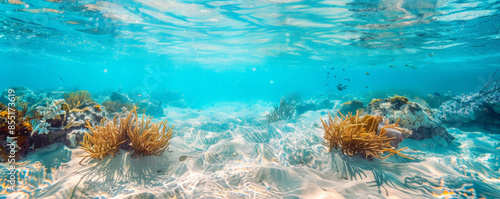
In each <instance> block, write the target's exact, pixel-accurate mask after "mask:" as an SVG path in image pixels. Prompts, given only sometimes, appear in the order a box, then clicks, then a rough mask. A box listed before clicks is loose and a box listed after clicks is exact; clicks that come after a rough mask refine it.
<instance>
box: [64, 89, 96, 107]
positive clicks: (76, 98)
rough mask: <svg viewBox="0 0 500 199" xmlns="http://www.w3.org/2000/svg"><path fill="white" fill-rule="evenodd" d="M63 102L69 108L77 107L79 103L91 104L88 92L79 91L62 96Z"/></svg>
mask: <svg viewBox="0 0 500 199" xmlns="http://www.w3.org/2000/svg"><path fill="white" fill-rule="evenodd" d="M64 100H65V101H66V103H67V104H68V105H69V107H70V108H75V107H78V106H79V105H80V104H81V103H84V102H87V103H90V102H92V97H91V94H90V93H89V92H88V91H85V90H81V91H76V92H70V93H65V94H64Z"/></svg>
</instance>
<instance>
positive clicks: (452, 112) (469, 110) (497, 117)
mask: <svg viewBox="0 0 500 199" xmlns="http://www.w3.org/2000/svg"><path fill="white" fill-rule="evenodd" d="M497 72H498V70H497V71H496V72H495V73H494V74H493V77H492V78H491V80H490V81H489V82H488V83H487V84H485V85H484V87H483V88H482V89H481V90H480V91H479V92H478V93H471V94H467V95H466V94H462V95H458V96H455V97H454V98H453V99H451V100H449V101H446V102H445V103H443V104H442V105H441V106H440V107H439V109H433V112H434V113H435V114H436V115H437V116H438V117H439V118H440V119H441V120H442V121H443V122H445V123H446V124H447V125H450V126H454V127H461V128H476V127H478V128H480V129H486V130H488V131H490V132H493V133H496V132H498V131H499V130H500V77H496V75H497Z"/></svg>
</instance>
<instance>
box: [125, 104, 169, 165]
mask: <svg viewBox="0 0 500 199" xmlns="http://www.w3.org/2000/svg"><path fill="white" fill-rule="evenodd" d="M151 120H152V117H149V116H147V117H145V116H144V115H143V116H142V119H141V120H140V121H139V117H137V112H135V118H134V121H133V122H132V123H134V124H135V127H133V128H130V129H129V131H128V132H127V134H128V137H129V139H130V141H131V143H132V147H133V149H134V153H133V154H132V157H134V156H135V157H138V156H148V155H160V154H161V153H163V152H164V151H165V150H166V149H167V147H168V145H169V141H170V139H171V138H172V134H173V128H174V127H171V128H168V125H167V121H166V120H165V121H162V122H159V123H154V122H152V121H151Z"/></svg>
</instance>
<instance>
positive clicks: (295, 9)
mask: <svg viewBox="0 0 500 199" xmlns="http://www.w3.org/2000/svg"><path fill="white" fill-rule="evenodd" d="M499 8H500V1H496V0H489V1H477V0H476V1H474V0H423V1H418V0H373V1H371V0H359V1H356V0H338V1H335V0H332V1H328V0H324V1H305V0H269V1H264V0H262V1H239V0H235V1H183V0H115V1H106V0H104V1H94V0H80V1H73V0H3V2H2V3H1V4H0V22H1V23H0V69H1V71H2V73H1V74H2V81H1V83H0V89H1V90H2V91H4V90H5V91H7V89H10V88H13V89H15V90H16V91H17V93H20V90H22V89H24V88H25V89H29V90H31V91H32V93H33V94H29V95H28V94H23V95H22V97H21V98H19V99H18V100H19V102H26V103H27V104H28V111H29V112H31V111H34V110H41V108H36V107H38V106H42V107H43V106H44V105H45V106H48V105H46V104H47V103H48V102H51V100H55V99H62V98H64V97H63V95H62V94H61V93H70V92H75V91H78V90H85V91H89V92H90V94H91V95H92V98H93V100H94V102H96V103H97V104H101V105H102V104H103V102H104V101H109V100H112V99H111V98H112V97H110V96H111V95H112V93H113V92H116V93H120V94H123V95H126V96H128V97H129V98H131V99H132V101H130V103H134V104H135V105H138V104H139V103H140V102H141V101H142V100H150V101H154V102H152V104H154V105H155V106H158V107H159V109H160V111H156V112H155V118H157V119H163V120H164V119H168V122H169V124H170V125H171V126H172V125H174V124H175V128H174V132H175V133H174V135H173V138H172V141H171V144H170V147H169V149H168V150H167V151H173V152H168V153H163V154H162V155H161V156H159V157H157V158H156V159H155V158H154V157H156V156H154V157H143V158H144V159H145V160H144V161H145V162H146V161H149V164H152V165H154V166H151V165H149V166H148V165H142V166H140V165H141V164H140V163H139V162H133V159H132V160H130V159H128V158H127V157H129V156H128V155H129V153H130V151H127V150H125V149H121V152H120V154H119V155H118V157H119V158H115V159H109V160H110V161H111V162H112V163H113V164H114V165H112V166H109V167H120V166H119V165H122V164H123V165H126V166H125V171H124V174H123V175H124V176H125V177H123V176H122V178H120V179H116V178H114V177H113V176H112V175H109V173H106V172H104V171H105V170H100V171H101V173H99V172H97V174H96V176H94V177H93V178H90V179H88V180H87V181H85V180H83V182H87V183H86V184H84V183H82V184H79V183H77V182H79V181H81V180H80V179H84V178H81V176H80V175H82V176H84V175H83V174H82V173H84V172H83V171H81V170H79V169H81V168H84V169H90V170H92V169H97V170H99V169H101V166H103V165H102V163H100V162H99V161H98V160H92V161H91V162H90V163H88V164H86V165H87V166H80V165H78V162H79V161H80V160H81V157H80V156H79V155H82V154H83V153H84V152H83V150H81V149H79V148H78V146H68V144H67V143H65V142H63V141H61V140H60V141H52V142H54V143H51V144H52V145H48V146H45V147H46V148H43V147H42V148H40V149H36V150H35V148H31V149H30V151H29V153H28V155H27V156H26V157H25V159H24V163H23V161H21V163H23V165H24V166H23V167H24V168H25V170H24V171H25V173H24V174H22V175H20V176H19V177H18V179H19V180H18V182H19V184H18V188H19V189H18V190H17V191H16V192H10V191H8V190H7V189H5V186H4V187H3V188H2V190H0V191H2V192H0V194H3V195H6V196H7V197H9V196H12V198H25V197H28V198H43V197H47V198H49V197H55V198H68V197H69V195H71V193H73V192H74V190H77V191H76V193H77V198H127V197H132V196H134V194H136V195H135V196H136V197H138V198H148V197H149V198H151V197H153V198H154V197H156V198H167V197H174V196H176V197H181V198H201V197H208V198H212V197H215V198H295V197H298V198H358V197H366V198H445V197H447V198H496V197H499V195H500V191H499V188H500V184H499V177H500V174H499V172H500V170H499V166H498V164H499V163H498V158H499V156H498V154H499V152H500V151H499V148H498V146H499V144H500V141H499V140H500V138H499V137H498V135H499V133H498V132H500V131H499V129H500V128H499V127H498V125H499V124H500V122H496V121H498V120H499V118H500V114H499V113H498V112H497V113H495V112H494V111H493V110H495V111H496V110H498V106H499V105H497V104H495V103H497V102H498V96H500V95H499V94H498V92H496V91H495V92H493V93H492V94H489V95H488V96H483V97H480V98H479V97H478V98H471V99H472V100H471V101H468V102H466V103H468V104H472V101H474V100H476V99H477V100H483V101H486V102H484V103H486V104H488V105H487V107H489V108H488V111H489V112H488V111H486V112H487V113H483V112H481V111H480V110H479V109H480V108H484V107H483V106H482V105H479V106H478V107H480V108H477V110H476V109H474V111H475V113H472V115H474V114H475V117H474V119H468V120H467V121H465V120H464V119H456V120H453V121H451V120H450V118H451V117H452V116H450V115H446V110H450V109H451V110H458V109H459V108H457V107H453V106H452V105H450V104H451V102H450V103H448V104H447V103H445V102H446V101H447V100H452V97H460V96H461V94H465V95H473V94H474V93H480V92H481V91H482V88H483V87H484V86H485V85H486V84H487V83H488V82H489V81H490V80H492V79H493V80H494V79H495V78H496V76H494V75H493V73H494V72H495V70H497V69H498V68H500V11H499ZM339 84H340V88H339V87H338V86H339ZM495 86H496V85H495ZM51 92H52V93H59V94H60V95H57V94H52V95H46V93H51ZM23 93H24V91H23ZM27 93H28V92H27ZM290 93H299V94H300V95H301V98H300V100H297V101H296V102H297V104H296V105H299V106H301V105H304V106H305V105H307V104H309V105H310V104H315V108H309V109H307V108H306V110H305V111H304V112H300V113H299V109H297V112H296V113H294V114H293V117H291V118H290V119H285V120H280V121H278V122H269V121H267V120H266V115H269V114H271V113H272V111H273V105H275V104H279V102H280V99H283V98H285V97H286V96H287V95H288V94H290ZM395 94H396V95H401V96H405V97H407V98H408V99H409V100H410V102H412V103H418V104H420V105H421V107H423V108H426V109H428V110H429V111H428V112H427V113H425V115H429V116H428V117H430V118H432V122H434V123H432V124H433V125H434V124H438V125H439V126H440V127H442V128H444V129H446V131H447V132H449V133H450V134H451V135H453V136H454V137H455V138H456V139H455V140H454V141H452V142H446V141H443V140H442V139H444V138H440V137H439V136H435V137H433V138H426V139H412V138H405V139H404V141H403V142H402V143H401V144H400V145H401V146H402V147H409V148H410V149H408V151H409V152H407V154H410V156H412V157H414V158H415V159H416V160H415V161H409V160H405V159H403V158H394V157H391V158H390V159H387V160H375V161H373V160H372V161H367V160H365V159H363V158H361V157H358V158H357V159H356V157H354V158H355V159H353V160H351V159H349V158H350V157H347V156H346V158H347V159H348V160H346V159H345V158H342V157H343V156H342V153H341V152H339V151H340V150H338V151H337V153H335V151H336V150H333V151H332V152H329V151H328V149H327V147H325V146H323V145H322V142H323V141H324V140H323V133H324V128H323V126H322V124H321V120H320V117H321V118H323V119H326V118H328V113H331V114H332V115H335V114H336V113H337V112H338V110H342V104H343V103H345V102H348V101H352V100H359V101H362V102H363V103H364V104H363V108H364V109H363V110H364V111H365V113H367V114H370V113H373V112H370V107H369V102H370V101H372V100H373V99H377V98H380V99H384V98H389V97H393V96H394V95H395ZM4 95H6V94H4ZM4 95H2V97H3V98H2V99H3V100H4V101H1V102H2V103H6V102H5V99H7V98H5V96H4ZM28 96H35V97H31V98H30V97H28ZM462 98H463V99H466V98H467V97H466V96H465V97H464V96H462ZM30 99H31V100H30ZM33 99H35V100H33ZM324 100H328V103H327V105H325V106H323V107H321V105H320V104H321V103H322V102H324ZM433 100H434V101H433ZM495 100H497V101H495ZM66 102H68V100H67V99H66ZM490 102H495V103H490ZM481 103H483V102H481ZM498 104H500V103H498ZM31 106H33V107H31ZM464 106H465V105H464ZM471 106H472V105H471ZM89 107H91V106H89ZM139 107H140V108H144V106H142V107H141V105H140V104H139ZM447 107H453V108H450V109H447ZM21 108H22V106H20V105H19V106H18V109H19V110H20V109H21ZM103 108H104V106H103ZM147 109H148V111H146V114H149V113H150V112H149V111H152V110H153V108H151V106H150V107H149V108H147ZM380 109H383V108H380ZM353 110H354V111H355V110H356V109H352V110H351V112H352V111H353ZM460 110H461V109H460ZM104 111H108V110H107V109H105V110H104ZM391 111H398V110H392V109H391ZM117 112H119V111H117ZM478 112H480V113H478ZM68 114H69V113H68ZM74 114H75V115H76V114H77V113H76V112H75V113H74ZM406 114H408V113H407V112H406ZM440 114H444V115H445V116H442V117H441V116H439V115H440ZM461 114H463V115H466V113H465V112H460V113H458V115H459V116H457V117H460V116H461ZM140 115H141V113H139V117H140ZM396 115H397V114H396ZM112 116H113V114H108V115H107V116H104V117H107V118H108V119H111V118H112ZM383 116H384V117H386V118H391V116H390V113H385V112H384V114H383ZM68 117H69V116H68ZM411 117H413V116H411ZM415 117H416V116H415ZM453 117H454V116H453ZM464 117H465V116H464ZM468 117H469V116H468ZM472 117H473V116H470V117H469V118H472ZM401 118H405V117H403V116H401ZM425 118H427V116H425ZM65 119H66V118H65ZM86 119H88V118H87V117H86ZM42 120H43V121H45V120H44V119H42ZM42 120H40V121H42ZM403 120H404V119H401V121H403ZM406 120H408V119H406ZM406 120H405V121H406ZM422 120H424V121H427V119H422ZM40 121H38V124H40ZM82 121H83V119H82ZM419 121H420V120H419ZM464 121H465V122H464ZM484 121H494V122H491V123H487V122H484ZM93 122H97V124H98V121H97V119H95V118H93ZM392 122H394V121H392ZM420 122H421V121H420ZM63 123H64V121H63ZM423 123H424V122H423ZM34 124H37V123H34ZM92 124H94V123H92ZM416 126H417V129H418V125H416ZM35 127H36V125H33V128H35ZM413 127H414V126H413ZM434 127H435V126H433V128H434ZM61 128H62V127H61ZM71 128H73V127H71ZM75 129H76V128H75ZM75 129H72V130H75ZM81 129H83V131H88V130H87V128H85V127H84V126H83V125H82V126H81ZM415 131H416V130H414V134H415ZM53 133H54V132H51V130H50V129H49V134H50V135H51V134H53ZM35 134H36V133H35ZM65 135H68V136H69V132H65ZM82 136H83V134H82ZM77 137H78V136H77ZM436 137H439V139H438V138H436ZM80 139H81V138H80ZM486 148H487V149H486ZM47 151H49V152H50V154H49V155H45V156H47V157H45V156H44V155H43V154H44V153H48V152H47ZM233 153H236V154H239V155H234V156H233ZM332 153H333V154H336V155H338V156H335V157H337V159H335V158H327V154H330V155H331V154H332ZM426 153H428V154H427V155H426ZM51 154H52V155H51ZM49 156H50V157H49ZM179 157H189V158H187V160H186V161H187V162H184V161H179ZM108 158H109V157H108ZM54 159H57V161H56V162H57V163H55V164H54V165H47V164H48V163H47V162H50V161H49V160H51V161H52V160H54ZM117 159H119V160H117ZM299 159H300V161H299ZM113 161H115V162H113ZM336 161H337V163H338V162H339V161H340V162H343V163H345V162H351V163H352V162H355V165H361V166H359V169H360V171H361V172H354V173H352V172H351V173H350V176H351V177H352V176H358V175H359V176H358V177H356V178H355V179H353V178H349V174H346V173H342V172H338V171H339V169H338V168H337V169H332V168H333V167H334V166H332V165H335V164H334V163H335V162H336ZM40 162H41V163H40ZM449 162H454V164H452V165H450V164H448V163H449ZM299 163H300V164H299ZM92 164H94V165H93V166H94V167H92ZM346 164H347V163H346ZM40 165H41V166H40ZM157 165H169V166H166V167H167V168H165V169H159V168H157ZM382 165H384V166H382ZM134 166H135V167H136V168H138V167H141V168H142V171H141V172H139V174H137V173H134V172H138V170H140V169H133V168H134ZM7 167H8V164H3V163H2V169H6V168H7ZM43 168H45V169H43ZM47 168H49V170H51V171H47ZM131 168H132V169H131ZM354 168H358V167H356V166H354ZM377 169H379V170H380V172H382V173H384V172H385V173H384V174H383V175H381V176H383V177H384V179H385V180H386V181H389V182H388V183H382V182H380V183H378V184H377V185H378V188H377V186H372V185H373V184H370V183H371V182H372V180H373V181H377V180H378V181H377V182H379V181H380V180H381V179H380V176H378V175H377V174H376V173H377V172H376V170H377ZM21 170H22V168H21ZM118 170H120V169H118ZM156 170H162V171H161V172H157V173H158V176H154V177H151V175H155V174H154V173H155V172H156ZM398 170H404V171H405V172H406V173H405V172H398ZM28 171H29V172H28ZM144 171H146V172H144ZM362 171H365V172H362ZM372 171H373V174H369V175H365V173H370V172H372ZM30 172H31V175H30ZM74 172H77V173H78V175H75V174H74ZM116 172H117V173H119V171H116ZM21 173H22V172H21ZM347 173H349V172H347ZM34 174H37V176H32V175H34ZM126 174H130V175H126ZM362 174H363V177H361V176H362ZM345 175H347V176H348V177H346V176H345ZM42 176H43V177H42ZM118 176H120V175H118ZM144 176H147V177H144ZM304 176H307V177H304ZM377 176H378V178H377ZM417 176H418V178H419V179H423V181H422V182H423V183H422V182H421V183H420V184H419V183H416V184H418V185H409V184H411V183H408V179H409V178H411V179H416V178H417ZM99 178H103V179H105V181H106V182H105V183H104V184H105V185H102V186H97V185H93V183H94V184H98V182H99V180H96V179H99ZM280 178H281V179H280ZM295 178H297V180H295ZM30 179H31V180H30ZM34 179H36V180H34ZM151 179H153V180H151ZM388 179H389V180H388ZM113 180H114V181H115V183H116V184H113ZM148 180H151V181H148ZM34 181H36V183H35V182H34ZM145 181H147V182H145ZM212 181H215V184H212ZM220 181H225V183H222V182H220ZM382 181H383V180H382ZM452 181H457V182H460V183H456V184H453V183H452ZM64 183H67V185H63V184H64ZM381 184H382V185H381ZM384 184H385V185H384ZM203 186H208V188H205V189H204V188H203ZM380 186H382V187H383V186H385V187H386V188H380ZM74 187H77V188H75V189H74ZM109 187H113V189H111V190H112V191H109V190H110V189H109ZM117 187H118V188H117ZM429 187H431V188H429ZM470 189H472V191H471V190H470ZM200 190H202V191H200ZM444 190H446V192H444ZM450 191H452V192H453V193H451V194H449V193H450ZM146 193H151V195H147V194H146ZM464 193H465V194H464ZM141 194H142V195H141ZM0 197H3V196H0Z"/></svg>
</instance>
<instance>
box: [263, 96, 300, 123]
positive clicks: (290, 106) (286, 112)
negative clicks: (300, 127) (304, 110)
mask: <svg viewBox="0 0 500 199" xmlns="http://www.w3.org/2000/svg"><path fill="white" fill-rule="evenodd" d="M300 98H301V95H300V94H299V93H291V94H288V95H287V97H286V98H282V99H281V100H280V103H279V105H278V104H276V105H274V107H273V110H272V111H271V113H269V114H268V115H266V118H267V121H268V122H269V123H273V122H277V121H280V120H286V119H291V118H292V117H293V115H294V114H295V110H296V108H297V104H298V103H299V100H300Z"/></svg>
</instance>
